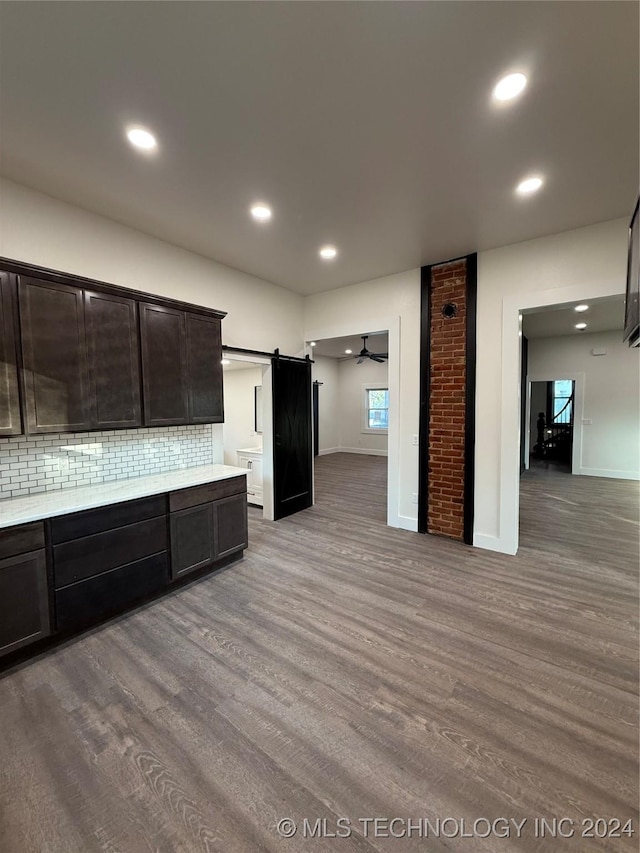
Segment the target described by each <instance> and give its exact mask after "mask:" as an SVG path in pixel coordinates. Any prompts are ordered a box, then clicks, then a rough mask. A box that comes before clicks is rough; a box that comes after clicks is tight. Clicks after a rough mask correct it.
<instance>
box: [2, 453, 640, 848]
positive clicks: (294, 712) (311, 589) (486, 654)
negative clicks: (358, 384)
mask: <svg viewBox="0 0 640 853" xmlns="http://www.w3.org/2000/svg"><path fill="white" fill-rule="evenodd" d="M316 481H317V505H316V506H315V507H314V508H313V509H310V510H306V511H305V512H302V513H299V514H298V515H295V516H292V517H291V518H288V519H285V520H284V521H281V522H278V523H277V524H269V523H266V522H264V521H263V520H262V518H261V515H260V513H259V511H258V510H254V509H250V549H249V551H248V552H247V553H246V556H245V559H244V560H243V561H242V562H240V563H237V564H235V565H234V566H232V567H230V568H228V569H226V570H224V571H222V572H220V573H219V574H217V575H216V576H213V577H209V578H207V579H205V580H203V581H201V582H199V583H195V584H193V585H192V586H190V587H187V588H185V589H182V590H181V591H179V592H177V593H175V594H174V595H172V596H170V597H168V598H165V599H163V600H161V601H158V602H157V603H154V604H152V605H150V606H147V607H145V608H143V609H140V610H139V611H137V612H135V613H132V614H130V615H128V616H127V617H125V618H122V619H120V620H118V621H114V622H111V623H109V624H107V625H105V626H104V627H102V628H101V629H98V630H96V631H94V632H93V633H91V634H90V635H87V636H84V637H82V638H80V639H78V640H77V641H75V642H73V643H69V644H68V645H66V646H65V647H62V648H59V649H57V650H55V651H53V652H51V653H49V654H47V655H45V656H43V657H42V658H40V659H38V660H35V661H33V662H31V663H29V664H27V665H24V666H22V667H21V668H20V669H18V670H15V671H12V672H10V673H8V674H7V675H5V677H4V678H3V679H2V680H0V711H1V714H2V717H1V726H0V803H1V806H2V814H1V816H0V850H1V851H3V853H5V851H6V853H45V851H46V853H94V851H109V853H116V852H117V851H120V853H143V851H156V853H158V852H159V851H161V853H174V852H175V853H178V851H180V853H190V851H214V850H215V851H221V853H252V851H291V853H299V851H307V850H309V851H317V850H323V851H324V850H326V851H331V850H335V851H390V853H393V851H403V850H412V851H413V850H416V851H429V853H438V851H442V853H445V851H447V853H451V852H452V851H460V853H483V851H484V852H486V853H500V851H508V853H510V852H511V851H527V853H528V852H529V851H531V853H534V851H535V853H538V851H550V852H551V851H553V853H555V851H560V853H562V851H575V853H588V852H589V853H590V851H635V850H636V849H637V842H638V835H637V833H638V829H639V828H638V824H637V818H638V814H637V802H638V775H637V771H638V767H637V755H638V740H637V734H638V729H637V710H638V638H637V616H638V577H637V574H638V489H637V484H635V483H629V482H624V481H613V480H594V479H591V478H578V477H570V476H567V475H558V474H555V473H554V472H540V471H537V470H536V471H532V472H530V473H529V474H527V475H525V476H524V477H523V480H522V536H521V539H522V547H521V552H520V554H519V555H518V556H517V557H515V558H510V557H506V556H502V555H499V554H492V553H489V552H485V551H480V550H477V549H473V548H469V547H465V546H463V545H460V544H458V543H455V542H451V541H448V540H446V539H441V538H436V537H430V536H420V535H418V534H413V533H408V532H406V531H402V530H392V529H389V528H386V527H385V526H384V518H385V489H386V486H385V483H386V460H385V459H381V458H377V457H365V456H352V455H346V454H336V455H334V456H327V457H321V458H319V459H318V460H316ZM285 817H290V818H292V819H294V820H295V821H296V822H298V825H299V831H298V834H296V835H295V836H294V837H293V838H291V839H285V838H282V837H280V836H279V835H278V833H277V830H276V826H277V824H278V821H279V820H280V819H282V818H285ZM305 817H306V818H308V819H309V820H310V821H311V822H312V823H313V822H314V821H315V819H316V818H326V819H327V824H326V828H327V830H332V829H334V828H335V821H336V819H337V818H338V817H345V818H349V819H350V820H351V822H352V826H353V827H354V831H353V834H352V836H351V837H350V838H325V839H320V838H318V837H316V838H306V839H305V838H303V837H302V830H303V819H304V818H305ZM370 817H371V818H373V817H379V818H394V817H397V818H401V819H403V820H404V821H406V820H407V819H409V818H410V819H412V820H413V821H414V825H415V823H416V822H417V821H418V820H419V819H421V818H429V819H430V820H431V821H432V824H434V823H435V821H436V820H437V819H438V818H439V819H440V820H441V821H443V820H444V819H445V818H452V819H454V820H456V821H458V822H459V821H461V820H462V819H464V820H465V821H466V824H465V828H464V831H465V832H466V833H469V832H471V831H472V829H473V821H474V820H476V819H479V818H487V819H489V820H494V819H497V818H500V817H506V818H514V819H517V820H518V821H522V819H524V818H526V819H527V823H526V824H525V825H524V827H523V828H522V830H521V837H519V838H518V837H516V830H515V829H514V827H513V825H512V827H511V837H508V838H503V837H498V836H497V835H491V836H489V837H487V838H482V837H479V835H476V837H460V834H459V830H458V834H457V835H456V836H455V837H451V836H452V834H453V832H454V830H455V827H456V824H453V823H451V822H449V823H445V824H443V827H444V830H445V833H444V834H443V835H442V837H440V838H437V837H430V838H429V839H425V838H424V837H420V834H423V830H416V829H414V830H413V837H411V838H407V837H404V838H389V837H383V835H381V834H380V827H382V830H381V831H382V832H383V833H384V825H383V824H380V825H379V832H378V837H374V835H375V831H374V827H373V825H371V824H370V825H369V831H368V837H365V836H364V833H363V828H362V824H361V823H359V820H360V819H362V818H370ZM535 818H546V819H547V820H548V821H549V822H551V821H552V819H553V818H556V819H560V818H570V819H571V820H572V821H574V824H573V831H574V836H573V837H572V838H551V837H546V838H541V837H536V832H535V824H534V820H535ZM592 818H605V819H607V820H609V819H612V818H618V819H620V820H621V821H622V823H623V824H624V822H625V821H626V820H627V819H629V818H631V819H633V821H634V830H635V833H636V835H635V836H634V837H632V838H626V837H622V838H605V839H594V838H583V837H581V836H582V833H583V825H582V821H583V820H585V819H592ZM423 826H424V825H423ZM457 826H458V827H460V824H459V823H458V824H457ZM477 826H478V832H479V834H480V835H482V834H483V833H484V831H485V824H483V823H480V824H478V825H477ZM587 826H588V824H587ZM599 826H600V830H602V825H599ZM403 827H404V828H405V829H406V823H396V824H394V831H395V832H396V834H398V833H400V832H401V831H402V828H403ZM496 827H497V828H498V829H500V827H501V824H500V823H498V824H497V825H496ZM562 827H563V830H564V831H565V832H567V831H568V829H569V824H568V823H566V822H565V823H564V824H562ZM614 827H615V824H611V825H609V828H611V829H613V828H614ZM447 833H448V836H449V837H445V835H446V834H447ZM386 834H387V835H389V831H388V830H387V833H386ZM538 834H539V833H538ZM548 835H549V833H547V836H548Z"/></svg>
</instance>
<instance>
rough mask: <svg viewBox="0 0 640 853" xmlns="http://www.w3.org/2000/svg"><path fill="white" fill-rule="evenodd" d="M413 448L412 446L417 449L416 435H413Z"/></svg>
mask: <svg viewBox="0 0 640 853" xmlns="http://www.w3.org/2000/svg"><path fill="white" fill-rule="evenodd" d="M413 446H414V447H417V446H418V436H417V435H414V436H413Z"/></svg>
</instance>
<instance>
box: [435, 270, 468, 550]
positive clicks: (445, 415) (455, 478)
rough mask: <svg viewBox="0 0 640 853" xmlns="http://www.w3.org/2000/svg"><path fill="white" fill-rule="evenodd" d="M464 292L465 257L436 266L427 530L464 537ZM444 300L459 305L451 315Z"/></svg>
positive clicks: (465, 289)
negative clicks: (445, 312) (461, 259)
mask: <svg viewBox="0 0 640 853" xmlns="http://www.w3.org/2000/svg"><path fill="white" fill-rule="evenodd" d="M466 297H467V271H466V261H464V260H463V261H455V262H453V263H450V264H442V265H441V266H435V267H432V270H431V299H430V304H429V317H430V333H429V338H430V353H431V356H430V360H431V375H430V397H429V471H428V506H427V530H428V532H429V533H439V534H441V535H444V536H451V537H452V538H453V539H460V540H461V539H462V538H463V534H464V450H465V447H464V428H465V401H466V326H467V311H466V307H467V306H466ZM446 303H453V304H454V305H455V306H456V307H457V314H456V316H455V317H453V318H452V319H447V318H445V317H444V316H443V315H442V310H441V309H442V306H443V305H445V304H446Z"/></svg>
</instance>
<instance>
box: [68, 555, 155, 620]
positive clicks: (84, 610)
mask: <svg viewBox="0 0 640 853" xmlns="http://www.w3.org/2000/svg"><path fill="white" fill-rule="evenodd" d="M168 578H169V567H168V560H167V554H166V552H162V553H161V554H154V555H153V556H151V557H146V558H145V559H144V560H136V561H135V562H134V563H129V564H128V565H126V566H119V567H118V568H116V569H111V571H108V572H103V573H102V574H100V575H97V576H96V577H92V578H89V579H88V580H82V581H78V582H77V583H73V584H70V585H69V586H65V587H63V588H62V589H58V590H56V626H57V628H58V630H59V631H72V630H77V629H78V628H84V627H87V626H89V625H92V624H95V623H96V622H100V621H101V620H102V619H105V618H106V617H107V616H111V615H113V614H116V613H122V612H123V611H124V610H126V609H127V608H128V607H132V606H133V605H135V604H137V603H138V602H140V601H144V599H145V598H149V597H150V596H152V595H154V594H156V593H158V592H160V591H161V590H162V589H163V588H164V587H165V586H166V585H167V581H168Z"/></svg>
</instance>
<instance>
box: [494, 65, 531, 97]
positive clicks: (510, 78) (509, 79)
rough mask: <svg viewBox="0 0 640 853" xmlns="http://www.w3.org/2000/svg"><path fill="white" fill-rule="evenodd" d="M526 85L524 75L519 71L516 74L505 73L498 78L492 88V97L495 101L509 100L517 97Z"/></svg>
mask: <svg viewBox="0 0 640 853" xmlns="http://www.w3.org/2000/svg"><path fill="white" fill-rule="evenodd" d="M526 85H527V78H526V75H524V74H522V73H521V72H519V71H518V72H517V73H516V74H507V76H506V77H503V78H502V80H499V81H498V83H497V84H496V86H495V87H494V89H493V97H494V98H495V100H496V101H511V100H513V98H517V97H518V95H520V94H521V93H522V92H523V91H524V89H525V87H526Z"/></svg>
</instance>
